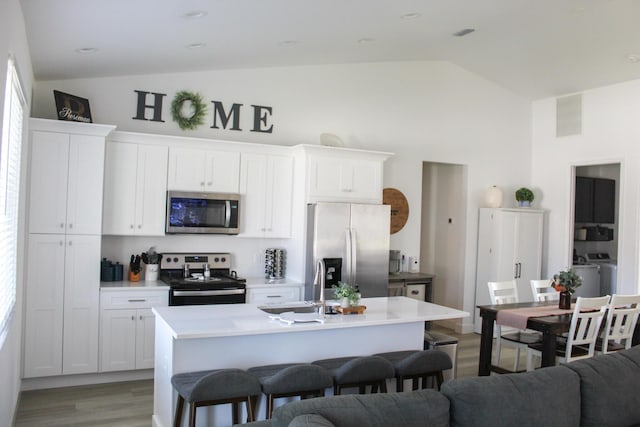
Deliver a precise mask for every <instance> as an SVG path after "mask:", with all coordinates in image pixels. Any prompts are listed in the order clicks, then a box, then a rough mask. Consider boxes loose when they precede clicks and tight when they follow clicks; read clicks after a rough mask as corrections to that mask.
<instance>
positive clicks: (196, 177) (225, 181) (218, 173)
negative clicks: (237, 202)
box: [167, 147, 240, 193]
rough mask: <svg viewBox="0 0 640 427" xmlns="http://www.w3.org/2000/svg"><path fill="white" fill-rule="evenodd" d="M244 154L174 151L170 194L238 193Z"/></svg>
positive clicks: (172, 151) (180, 149) (174, 149)
mask: <svg viewBox="0 0 640 427" xmlns="http://www.w3.org/2000/svg"><path fill="white" fill-rule="evenodd" d="M239 178H240V152H233V151H221V150H200V149H195V148H173V147H172V148H171V149H170V150H169V177H168V181H167V187H168V189H169V190H183V191H207V192H218V193H237V192H238V185H239Z"/></svg>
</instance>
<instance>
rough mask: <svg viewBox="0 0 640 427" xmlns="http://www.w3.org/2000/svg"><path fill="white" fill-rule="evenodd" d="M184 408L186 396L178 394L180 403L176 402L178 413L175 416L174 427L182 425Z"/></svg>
mask: <svg viewBox="0 0 640 427" xmlns="http://www.w3.org/2000/svg"><path fill="white" fill-rule="evenodd" d="M183 408H184V397H182V396H180V395H178V403H176V413H175V414H174V416H173V427H180V423H181V422H182V410H183Z"/></svg>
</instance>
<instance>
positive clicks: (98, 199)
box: [29, 119, 113, 234]
mask: <svg viewBox="0 0 640 427" xmlns="http://www.w3.org/2000/svg"><path fill="white" fill-rule="evenodd" d="M54 123H55V122H54ZM30 124H31V164H30V167H29V170H30V173H31V175H30V184H31V189H30V201H29V231H30V232H31V233H54V234H56V233H66V234H100V230H101V225H102V224H101V223H102V191H103V176H104V146H105V136H106V134H107V133H108V132H109V131H110V130H111V129H113V127H112V126H102V125H97V126H96V127H88V128H87V127H86V126H85V127H79V128H75V127H63V128H58V127H57V126H54V125H51V124H50V123H48V121H45V120H36V119H32V121H31V122H30ZM40 129H42V130H40ZM64 131H67V132H64ZM71 131H74V132H78V133H69V132H71ZM90 131H91V132H93V134H91V133H90ZM80 132H85V134H83V133H80Z"/></svg>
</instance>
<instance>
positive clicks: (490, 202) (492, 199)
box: [484, 185, 503, 208]
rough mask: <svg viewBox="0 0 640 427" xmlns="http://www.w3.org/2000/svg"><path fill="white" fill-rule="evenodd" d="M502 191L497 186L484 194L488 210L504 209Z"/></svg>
mask: <svg viewBox="0 0 640 427" xmlns="http://www.w3.org/2000/svg"><path fill="white" fill-rule="evenodd" d="M502 198H503V194H502V190H501V189H500V188H498V187H496V186H495V185H494V186H492V187H489V188H488V189H487V191H486V192H485V193H484V203H485V205H486V206H487V207H488V208H500V207H502Z"/></svg>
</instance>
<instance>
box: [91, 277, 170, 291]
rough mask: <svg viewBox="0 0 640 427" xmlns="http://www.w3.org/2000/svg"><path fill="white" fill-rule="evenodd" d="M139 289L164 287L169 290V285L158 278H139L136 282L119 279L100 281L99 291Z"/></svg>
mask: <svg viewBox="0 0 640 427" xmlns="http://www.w3.org/2000/svg"><path fill="white" fill-rule="evenodd" d="M141 289H164V290H169V285H167V284H166V283H164V282H162V281H160V280H140V281H138V282H130V281H128V280H119V281H117V282H100V290H101V291H125V290H141Z"/></svg>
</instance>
